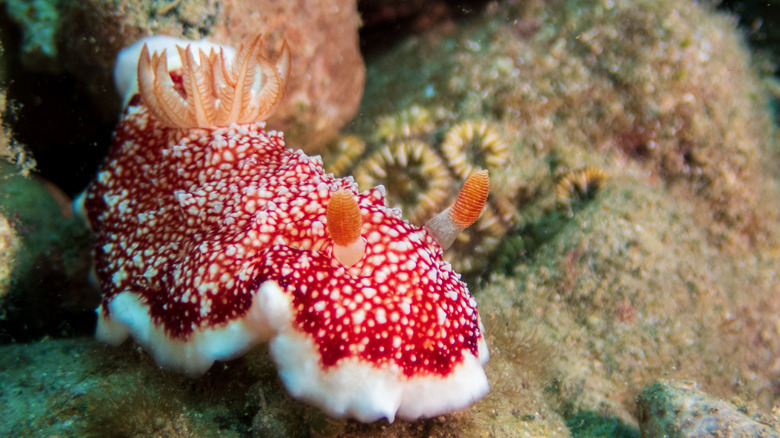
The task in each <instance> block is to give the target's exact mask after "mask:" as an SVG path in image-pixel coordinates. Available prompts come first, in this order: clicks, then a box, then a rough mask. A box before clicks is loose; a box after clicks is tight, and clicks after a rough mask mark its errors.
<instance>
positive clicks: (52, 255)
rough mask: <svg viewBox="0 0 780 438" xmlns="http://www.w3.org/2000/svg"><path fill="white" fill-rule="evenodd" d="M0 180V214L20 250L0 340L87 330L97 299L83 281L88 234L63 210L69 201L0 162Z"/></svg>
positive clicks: (9, 282)
mask: <svg viewBox="0 0 780 438" xmlns="http://www.w3.org/2000/svg"><path fill="white" fill-rule="evenodd" d="M0 181H2V183H1V184H0V214H3V215H4V216H5V217H6V219H7V220H8V222H9V224H10V226H11V227H12V228H13V234H14V235H15V236H16V244H15V245H16V246H17V248H19V249H20V250H18V251H16V253H15V254H14V255H13V261H12V263H11V270H10V273H9V276H8V278H7V293H6V295H5V297H4V298H3V299H2V309H1V310H0V343H5V342H10V341H16V342H21V341H29V340H32V339H37V338H40V337H42V336H47V335H48V336H62V335H72V334H74V333H82V334H85V333H88V332H89V331H91V330H92V321H93V318H94V316H93V313H92V309H93V308H94V306H95V305H96V304H97V302H98V300H97V298H98V297H97V292H96V291H95V290H94V289H92V288H91V287H90V286H89V285H88V282H87V276H88V272H89V269H90V257H89V254H90V245H89V242H90V239H91V237H90V236H89V233H88V232H87V230H86V229H85V228H84V226H83V225H82V224H81V223H80V222H79V221H76V220H75V218H73V217H67V215H68V212H67V210H66V211H65V212H63V210H62V208H65V209H67V208H69V205H68V200H67V199H60V200H59V201H60V202H59V203H58V200H57V199H56V198H55V197H54V196H53V194H58V193H59V192H58V191H57V190H56V188H53V187H51V186H47V183H45V182H43V181H42V180H40V179H33V178H31V177H25V176H23V175H20V174H19V170H18V169H17V168H16V167H14V166H12V165H10V164H8V163H5V162H3V161H0ZM59 196H62V195H61V194H59ZM62 202H64V205H63V204H62Z"/></svg>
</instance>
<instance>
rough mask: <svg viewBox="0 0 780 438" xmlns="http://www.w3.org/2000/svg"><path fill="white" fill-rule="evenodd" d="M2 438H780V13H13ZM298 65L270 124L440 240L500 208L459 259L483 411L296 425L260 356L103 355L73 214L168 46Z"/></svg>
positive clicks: (318, 6)
mask: <svg viewBox="0 0 780 438" xmlns="http://www.w3.org/2000/svg"><path fill="white" fill-rule="evenodd" d="M0 7H1V8H0V9H2V12H0V42H1V43H2V53H1V57H0V80H2V88H3V94H2V95H0V101H2V105H0V110H1V111H2V113H1V116H2V121H3V129H2V132H1V133H0V157H1V158H3V160H2V161H0V351H1V353H0V409H2V412H3V415H2V417H0V436H96V437H98V436H101V437H102V436H117V437H125V436H126V437H145V436H160V437H168V436H221V437H243V436H258V437H276V436H279V437H282V436H297V437H306V436H326V437H335V436H374V437H396V436H398V437H401V436H403V437H407V436H412V437H414V436H421V437H422V436H495V437H544V436H574V437H589V436H600V437H639V436H643V437H656V436H658V437H660V436H672V437H675V436H686V437H704V436H714V435H718V436H767V437H772V436H775V437H776V436H778V433H780V417H779V416H778V415H780V414H779V413H778V412H780V411H778V408H777V406H779V405H780V278H778V276H777V275H776V273H777V272H778V267H780V228H779V227H778V225H779V224H780V223H779V222H778V219H780V210H779V209H778V207H779V206H780V191H779V188H778V180H779V175H780V142H779V141H780V137H778V133H777V123H778V120H779V119H778V112H777V111H778V102H780V81H779V80H778V76H777V70H776V68H777V62H778V59H779V58H778V56H779V55H778V54H779V53H780V27H778V23H780V19H778V18H777V17H780V11H778V10H777V8H778V6H776V5H773V4H771V3H769V4H767V3H766V2H763V3H761V2H755V3H752V2H747V1H746V2H733V3H726V4H715V3H710V2H693V1H682V2H681V1H672V0H658V1H650V0H639V1H621V0H602V1H588V0H568V1H567V0H556V1H541V0H531V1H520V0H514V1H511V0H508V1H496V2H482V1H469V2H454V1H443V0H442V1H433V2H430V1H423V0H406V1H401V2H398V1H385V0H376V1H360V2H357V4H356V3H355V2H354V1H340V0H329V1H324V2H313V1H306V0H299V1H293V2H284V3H280V2H272V1H267V0H250V1H246V0H245V1H241V0H232V1H230V0H228V1H216V0H190V1H188V0H166V1H153V0H137V1H127V2H116V1H111V0H88V1H81V2H69V1H65V0H48V1H47V0H26V1H22V0H5V1H3V2H0ZM258 30H260V31H262V32H263V35H264V40H265V44H266V47H271V48H275V47H279V46H280V42H281V41H282V40H283V39H286V40H287V42H288V44H289V45H290V48H291V51H292V52H293V65H292V75H291V82H290V86H289V88H288V91H287V96H286V97H285V99H284V101H283V102H282V103H281V105H280V107H279V108H278V109H277V110H276V112H275V114H274V116H273V117H272V118H271V119H270V120H269V121H268V126H269V127H270V128H273V129H278V130H282V131H284V132H285V138H286V140H287V144H288V146H291V147H293V148H301V149H303V150H304V151H306V152H307V153H308V154H310V155H321V156H322V159H323V163H324V165H325V168H326V170H327V171H329V172H333V173H334V174H335V175H336V176H347V175H353V176H354V177H355V179H356V181H357V182H358V184H359V185H360V188H361V189H363V190H365V189H368V188H370V187H373V186H375V185H377V184H384V185H385V187H387V195H388V202H389V204H390V205H391V206H397V207H399V208H400V209H401V210H402V212H403V214H404V217H405V218H407V219H409V220H410V221H411V222H412V223H414V224H417V225H422V224H423V223H424V222H425V220H426V219H427V218H429V217H430V216H432V215H433V214H435V213H436V212H438V211H441V210H443V209H444V208H446V206H448V205H450V204H451V203H452V201H453V199H454V197H455V196H456V195H457V193H458V190H459V188H460V184H461V181H462V180H463V179H464V178H465V177H466V176H467V175H469V174H471V172H473V170H474V169H478V168H486V169H488V170H489V171H490V176H491V179H492V181H493V184H492V190H491V195H490V197H489V199H488V205H487V207H486V209H485V211H484V212H483V215H482V217H481V218H480V220H479V221H478V222H477V223H476V224H475V225H474V226H472V228H471V229H469V230H466V231H465V232H463V233H462V234H461V235H460V236H459V238H458V239H457V240H456V243H455V244H454V245H453V247H452V248H451V249H450V250H449V251H448V252H447V253H446V255H445V257H446V258H447V260H449V261H450V262H451V263H452V264H453V266H454V267H455V269H456V270H457V271H459V272H461V273H463V278H464V280H465V281H466V282H467V283H468V284H469V289H470V291H471V293H472V294H473V296H474V298H475V299H476V301H477V302H478V304H479V311H480V314H481V317H482V321H483V322H484V325H485V328H486V339H487V343H488V346H489V349H490V354H491V358H490V361H489V362H488V363H487V365H486V372H487V374H488V378H489V381H490V385H491V392H490V393H489V394H488V395H487V396H486V397H485V398H484V399H482V400H480V401H478V402H476V403H474V404H473V405H472V406H470V407H469V408H467V409H465V410H462V411H458V412H455V413H452V414H447V415H444V416H440V417H436V418H432V419H426V420H419V421H416V422H406V421H403V420H396V421H395V422H393V423H388V422H386V421H380V422H377V423H374V424H361V423H357V422H353V421H345V420H337V419H331V418H328V417H327V416H325V415H324V414H322V413H321V412H319V411H318V410H317V409H316V408H312V407H309V406H307V405H305V404H303V403H301V402H298V401H295V400H293V399H291V398H290V397H289V396H288V395H287V393H286V391H285V390H284V388H283V386H282V385H281V383H280V382H279V380H278V377H277V372H276V369H275V367H274V365H273V364H272V363H271V361H270V360H269V356H268V352H267V348H266V347H265V346H263V345H261V346H258V347H257V348H255V349H254V350H252V351H251V352H250V353H248V354H246V355H245V356H242V357H240V358H238V359H235V360H232V361H229V362H219V363H217V364H216V365H215V366H214V367H212V369H211V370H210V371H209V372H208V373H207V374H206V375H204V376H203V377H201V378H198V379H190V378H187V377H184V376H180V375H178V374H175V373H171V372H168V371H165V370H161V369H159V368H158V367H157V365H156V364H155V363H154V361H153V359H152V358H151V357H150V356H149V355H148V354H146V353H144V352H143V351H142V350H141V349H140V348H139V347H138V346H137V345H136V344H134V343H133V342H131V341H128V342H125V343H124V344H122V345H121V346H120V347H111V346H107V345H103V344H100V343H98V342H96V341H95V340H94V339H93V337H92V336H93V332H94V327H95V320H96V318H95V308H96V307H97V306H98V304H99V300H100V292H99V291H98V290H97V289H96V288H95V286H93V285H92V284H91V283H90V281H89V272H90V269H91V265H92V257H91V248H92V245H93V241H92V240H91V235H90V232H89V230H88V229H87V228H86V227H85V226H84V225H83V223H82V221H81V220H80V219H79V218H76V217H74V215H73V212H72V210H71V208H70V201H71V199H73V198H74V197H75V196H77V195H78V194H79V193H80V192H81V191H83V190H84V188H85V187H86V186H87V184H88V183H89V181H90V179H91V178H92V177H93V176H94V174H95V173H96V171H97V168H98V166H99V164H100V163H101V161H102V160H103V158H104V157H105V155H106V152H107V150H108V146H109V144H110V139H111V133H112V130H113V129H114V127H115V126H116V123H117V120H118V117H119V114H120V111H121V105H122V102H120V98H119V96H117V95H116V92H115V90H114V86H113V84H112V75H113V63H114V59H115V57H116V54H117V52H118V51H119V50H120V49H122V48H123V47H125V46H127V45H129V44H131V43H132V42H134V41H135V40H137V39H139V38H140V37H143V36H146V35H171V36H175V37H179V38H185V39H193V40H197V39H201V38H207V39H209V40H211V41H214V42H218V43H220V44H226V45H233V46H237V45H238V43H239V42H240V41H242V39H244V38H245V37H246V36H247V35H250V34H253V33H255V32H257V31H258Z"/></svg>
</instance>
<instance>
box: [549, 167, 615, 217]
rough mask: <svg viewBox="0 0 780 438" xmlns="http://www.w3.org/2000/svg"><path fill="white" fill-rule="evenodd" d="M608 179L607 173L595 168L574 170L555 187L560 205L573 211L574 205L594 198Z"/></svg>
mask: <svg viewBox="0 0 780 438" xmlns="http://www.w3.org/2000/svg"><path fill="white" fill-rule="evenodd" d="M607 179H608V176H607V173H606V172H605V171H604V170H602V169H600V168H598V167H595V166H588V167H585V168H583V169H578V170H572V171H569V172H567V173H566V174H564V175H563V177H561V179H560V180H559V181H558V184H556V185H555V196H556V197H557V198H558V203H559V204H560V205H562V206H564V207H567V208H569V209H571V208H572V206H574V204H576V203H578V202H582V201H586V200H588V199H590V198H592V197H593V196H594V195H595V194H596V193H597V192H598V191H599V189H601V188H602V187H603V186H604V183H606V181H607Z"/></svg>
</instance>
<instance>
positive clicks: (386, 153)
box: [355, 140, 455, 223]
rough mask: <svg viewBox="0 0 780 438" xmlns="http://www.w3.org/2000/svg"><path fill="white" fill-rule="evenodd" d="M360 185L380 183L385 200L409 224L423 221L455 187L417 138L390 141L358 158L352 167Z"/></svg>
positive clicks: (364, 186) (438, 160)
mask: <svg viewBox="0 0 780 438" xmlns="http://www.w3.org/2000/svg"><path fill="white" fill-rule="evenodd" d="M355 179H356V180H357V182H358V185H360V187H361V188H368V187H373V186H375V185H378V184H382V185H384V186H385V187H387V188H390V189H391V190H388V197H387V202H388V204H389V205H390V206H391V207H396V208H400V209H401V210H402V211H403V212H404V214H405V215H407V216H408V217H409V220H410V221H411V222H412V223H423V222H424V221H425V220H427V219H429V218H430V216H432V215H433V213H434V212H436V211H438V210H440V209H441V207H442V206H443V205H446V203H447V201H448V196H449V195H450V190H451V189H452V187H454V186H455V184H454V182H453V180H452V178H450V176H449V174H448V173H447V169H446V167H445V166H444V164H443V163H442V161H441V159H439V157H438V156H437V155H436V152H434V150H433V149H432V148H431V147H430V146H429V145H427V144H426V143H424V142H422V141H418V140H409V141H402V142H394V143H390V144H387V145H385V146H384V147H383V148H381V149H380V150H378V151H376V152H374V153H373V154H372V155H370V156H368V157H367V158H366V159H365V160H363V161H361V162H360V164H359V165H358V167H357V168H356V169H355Z"/></svg>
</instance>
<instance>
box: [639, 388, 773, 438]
mask: <svg viewBox="0 0 780 438" xmlns="http://www.w3.org/2000/svg"><path fill="white" fill-rule="evenodd" d="M637 406H638V409H639V427H640V429H641V431H642V437H643V438H656V437H658V438H661V437H668V438H682V437H685V438H700V437H701V438H704V437H730V438H743V437H744V438H760V437H766V438H776V437H778V436H780V434H778V430H777V429H775V428H773V426H772V424H765V423H774V425H775V426H776V425H777V424H778V421H780V419H777V418H774V419H767V420H764V422H761V421H759V420H757V419H756V418H751V417H750V416H748V415H747V414H746V413H745V412H741V409H740V408H738V407H737V406H735V405H733V404H731V403H729V402H727V401H725V400H720V399H718V398H716V397H713V396H711V395H709V394H707V393H705V392H704V391H701V390H700V389H698V385H696V383H693V382H677V381H659V382H656V383H654V384H652V385H650V386H648V387H646V388H645V389H644V390H643V391H642V393H641V394H639V397H638V399H637ZM742 409H744V408H742Z"/></svg>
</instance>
